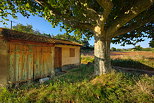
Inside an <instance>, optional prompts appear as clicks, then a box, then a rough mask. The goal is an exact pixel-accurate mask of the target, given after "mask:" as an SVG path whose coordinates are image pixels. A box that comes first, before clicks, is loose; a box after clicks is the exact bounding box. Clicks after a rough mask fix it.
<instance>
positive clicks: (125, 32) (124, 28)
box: [0, 0, 154, 75]
mask: <svg viewBox="0 0 154 103" xmlns="http://www.w3.org/2000/svg"><path fill="white" fill-rule="evenodd" d="M1 1H2V3H0V13H1V14H0V15H1V17H2V19H6V18H7V15H12V16H13V17H16V16H15V15H16V13H17V12H20V13H21V14H22V15H24V16H27V17H28V16H29V13H31V14H33V15H39V16H41V17H44V18H45V19H46V20H48V21H49V22H51V24H52V25H53V26H56V25H58V24H60V25H61V27H62V28H65V29H66V30H67V31H75V32H79V31H80V32H82V33H84V34H85V35H86V36H89V35H91V34H93V36H94V38H95V44H94V55H95V73H96V75H101V74H103V73H108V72H110V71H111V61H110V43H111V40H112V39H113V38H114V39H113V40H114V41H115V42H116V41H117V40H118V41H117V42H119V40H123V39H125V40H126V41H127V42H128V43H129V41H128V39H127V38H129V37H130V39H133V38H134V37H143V36H144V35H148V34H150V33H153V28H152V27H153V26H154V24H153V21H154V5H153V2H154V0H1ZM119 38H120V39H119ZM139 41H141V40H140V39H139Z"/></svg>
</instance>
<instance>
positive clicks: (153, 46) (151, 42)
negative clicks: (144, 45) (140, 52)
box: [149, 40, 154, 48]
mask: <svg viewBox="0 0 154 103" xmlns="http://www.w3.org/2000/svg"><path fill="white" fill-rule="evenodd" d="M149 46H150V47H152V48H154V40H151V41H150V43H149Z"/></svg>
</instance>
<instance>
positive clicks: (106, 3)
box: [96, 0, 113, 31]
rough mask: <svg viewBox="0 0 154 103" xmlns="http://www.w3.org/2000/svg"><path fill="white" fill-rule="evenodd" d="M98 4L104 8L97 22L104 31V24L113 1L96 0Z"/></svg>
mask: <svg viewBox="0 0 154 103" xmlns="http://www.w3.org/2000/svg"><path fill="white" fill-rule="evenodd" d="M96 1H97V2H98V4H99V5H100V6H101V7H102V8H103V9H104V11H103V14H102V15H101V16H100V19H99V23H100V24H101V28H102V31H104V25H105V22H106V20H107V18H108V15H109V14H110V12H111V10H112V8H113V3H112V1H111V0H96Z"/></svg>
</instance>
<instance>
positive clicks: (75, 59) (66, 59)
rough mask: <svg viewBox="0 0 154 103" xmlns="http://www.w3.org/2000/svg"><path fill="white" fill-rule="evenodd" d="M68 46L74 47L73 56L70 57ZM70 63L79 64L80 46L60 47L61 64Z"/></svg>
mask: <svg viewBox="0 0 154 103" xmlns="http://www.w3.org/2000/svg"><path fill="white" fill-rule="evenodd" d="M70 48H74V49H75V56H74V57H70ZM70 64H76V65H79V64H80V47H73V46H72V47H69V46H68V47H62V66H64V65H70Z"/></svg>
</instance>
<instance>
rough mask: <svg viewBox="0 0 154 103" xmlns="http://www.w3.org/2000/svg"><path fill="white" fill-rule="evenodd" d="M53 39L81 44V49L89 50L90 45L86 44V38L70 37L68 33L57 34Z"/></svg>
mask: <svg viewBox="0 0 154 103" xmlns="http://www.w3.org/2000/svg"><path fill="white" fill-rule="evenodd" d="M53 38H56V39H63V40H69V41H75V42H78V43H81V44H83V46H82V49H88V48H90V44H89V42H88V40H89V39H88V38H87V37H84V38H83V37H82V36H80V35H70V34H68V33H64V34H57V35H56V36H53Z"/></svg>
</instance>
